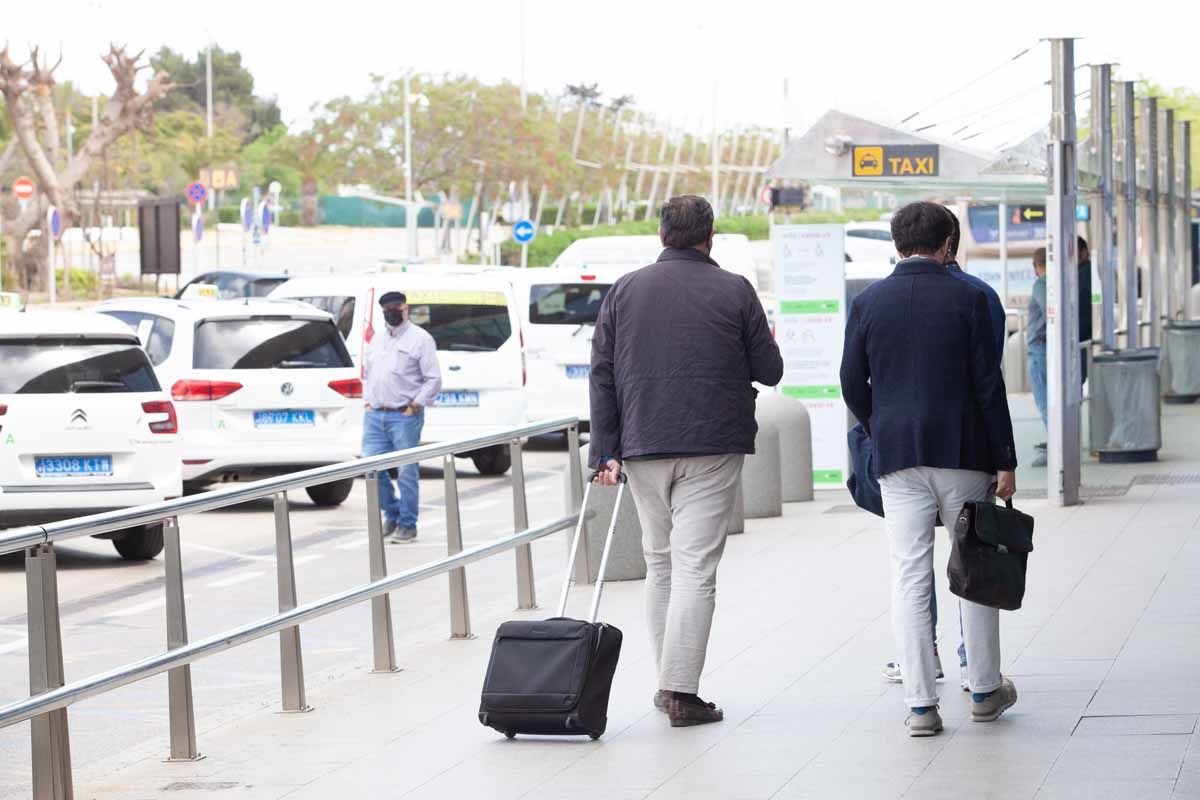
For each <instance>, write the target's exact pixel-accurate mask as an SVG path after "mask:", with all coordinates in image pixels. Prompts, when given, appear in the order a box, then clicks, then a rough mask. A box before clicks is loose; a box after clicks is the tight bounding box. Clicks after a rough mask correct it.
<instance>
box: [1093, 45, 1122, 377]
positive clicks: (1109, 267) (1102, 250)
mask: <svg viewBox="0 0 1200 800" xmlns="http://www.w3.org/2000/svg"><path fill="white" fill-rule="evenodd" d="M1092 143H1093V145H1094V147H1095V149H1096V155H1097V156H1098V157H1099V159H1100V187H1099V188H1100V203H1099V209H1100V215H1099V216H1100V219H1098V220H1096V226H1095V228H1094V230H1095V231H1096V238H1098V239H1099V241H1095V240H1094V239H1093V241H1092V258H1094V259H1095V260H1096V262H1095V263H1096V270H1097V271H1098V272H1099V273H1100V343H1101V344H1102V345H1103V347H1104V349H1105V350H1115V349H1116V348H1117V321H1116V300H1115V298H1116V296H1117V295H1116V290H1117V258H1116V250H1115V249H1114V247H1113V130H1112V65H1111V64H1097V65H1094V66H1093V67H1092ZM1088 374H1089V375H1090V374H1091V373H1090V372H1089V373H1088Z"/></svg>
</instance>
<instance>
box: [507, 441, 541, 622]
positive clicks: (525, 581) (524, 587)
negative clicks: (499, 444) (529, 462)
mask: <svg viewBox="0 0 1200 800" xmlns="http://www.w3.org/2000/svg"><path fill="white" fill-rule="evenodd" d="M508 449H509V452H510V453H511V454H512V486H513V533H519V532H521V531H523V530H526V529H528V528H529V503H528V502H527V500H526V496H525V460H524V457H523V454H524V450H525V448H524V447H523V446H522V445H521V440H520V439H517V440H516V441H514V442H513V443H512V444H510V445H509V446H508ZM514 553H515V555H516V558H517V608H521V609H531V608H537V589H536V587H535V586H534V584H533V547H532V546H531V545H529V544H519V545H517V547H516V550H515V551H514Z"/></svg>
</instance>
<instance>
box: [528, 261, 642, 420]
mask: <svg viewBox="0 0 1200 800" xmlns="http://www.w3.org/2000/svg"><path fill="white" fill-rule="evenodd" d="M618 275H619V272H616V271H613V270H607V269H586V270H583V269H555V268H553V267H551V268H549V269H527V270H519V271H518V273H517V275H516V276H515V282H516V287H517V297H518V300H519V302H520V303H521V309H522V311H521V313H522V322H523V323H524V325H525V354H526V358H527V364H528V370H529V381H528V386H527V387H526V392H525V402H526V404H527V406H528V415H529V418H530V419H531V420H539V419H554V418H556V417H579V419H580V421H581V427H583V428H584V429H585V430H586V428H587V424H588V421H589V420H590V418H591V407H590V405H589V398H588V378H589V376H590V373H591V363H592V336H593V334H594V333H595V329H596V317H597V316H598V315H599V313H600V304H601V303H602V302H603V301H604V296H605V295H607V294H608V290H609V289H610V288H612V285H613V282H614V281H615V280H616V278H617V277H618Z"/></svg>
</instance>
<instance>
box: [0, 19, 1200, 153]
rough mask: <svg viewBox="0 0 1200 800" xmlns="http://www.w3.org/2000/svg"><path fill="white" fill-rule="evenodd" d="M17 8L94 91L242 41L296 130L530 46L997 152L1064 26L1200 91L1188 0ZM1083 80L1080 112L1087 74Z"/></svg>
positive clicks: (589, 76)
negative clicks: (321, 110)
mask: <svg viewBox="0 0 1200 800" xmlns="http://www.w3.org/2000/svg"><path fill="white" fill-rule="evenodd" d="M5 5H6V8H5V11H4V14H3V36H4V37H5V38H6V40H7V42H8V44H9V45H10V47H12V48H13V50H14V51H15V52H16V53H22V52H23V51H24V50H25V48H26V46H27V45H28V44H31V43H36V44H40V45H42V47H43V48H45V49H48V50H50V51H51V52H54V53H57V51H58V49H59V46H60V44H61V47H62V50H63V64H62V66H61V67H60V70H59V72H58V76H59V78H60V80H66V79H70V80H74V81H76V83H77V84H78V85H79V86H80V88H81V89H82V90H83V91H85V92H94V91H104V92H106V93H107V91H108V90H109V89H110V88H111V81H110V80H108V75H107V70H106V69H105V67H104V66H103V64H102V63H101V62H100V60H99V56H100V54H101V53H102V52H104V51H105V50H106V49H107V46H108V43H109V42H112V41H115V42H124V43H127V44H128V45H129V46H130V47H131V48H136V49H142V48H145V49H147V50H149V51H154V50H156V49H158V48H159V47H160V46H163V45H167V46H170V47H171V48H173V49H176V50H182V51H185V52H189V53H190V52H195V51H198V50H200V49H201V48H203V47H204V44H205V42H206V41H207V40H208V39H209V38H210V37H211V39H212V40H213V41H215V42H216V43H218V44H219V45H220V46H222V47H224V48H226V49H235V50H240V51H241V52H242V55H243V60H244V63H245V64H246V65H247V66H248V67H249V69H250V70H251V72H252V73H253V75H254V77H255V80H256V85H255V89H256V92H258V93H259V94H264V95H275V96H276V97H277V98H278V100H279V103H280V105H281V107H282V109H283V114H284V119H285V121H288V122H289V123H295V124H300V125H304V124H306V123H307V121H308V120H310V119H311V116H312V112H311V110H310V109H311V107H312V106H313V104H314V103H318V102H320V101H322V100H325V99H328V98H331V97H335V96H339V95H343V94H350V95H360V94H363V93H365V92H366V90H367V88H368V86H369V78H370V75H371V74H373V73H374V74H383V75H389V76H398V75H400V74H402V73H403V72H404V71H405V70H407V69H413V70H416V71H418V72H423V73H432V74H441V73H446V72H449V73H466V74H471V75H475V76H478V77H480V78H483V79H486V80H503V79H507V80H510V81H512V82H514V83H517V82H519V81H520V80H521V75H522V57H521V53H522V49H523V50H524V54H525V55H524V78H525V83H526V86H527V87H528V90H529V91H530V92H542V91H548V92H551V93H554V94H557V93H559V92H560V91H561V89H562V87H563V86H564V85H565V84H566V83H568V82H570V83H579V82H588V83H591V82H597V83H598V84H599V85H600V88H601V90H602V91H604V92H605V94H606V95H607V96H617V95H622V94H631V95H633V96H634V97H635V98H636V101H637V104H638V107H639V108H641V109H642V110H645V111H648V112H650V113H652V114H654V115H655V116H656V117H657V118H658V119H659V120H660V121H661V123H662V124H666V123H670V124H672V125H675V126H685V127H687V128H690V129H693V130H697V129H699V130H703V129H707V128H708V127H710V126H711V125H712V121H713V119H714V108H715V117H716V119H717V121H718V123H719V124H720V125H721V126H722V127H737V126H740V125H751V124H758V125H767V126H772V127H783V126H787V127H789V128H791V129H792V131H793V132H795V133H800V132H803V130H804V129H806V128H807V127H808V126H809V125H810V124H811V123H812V122H814V121H815V120H816V119H817V118H818V117H819V116H820V115H821V114H822V113H823V112H824V111H825V110H827V109H828V108H830V107H837V108H840V109H842V110H845V111H850V112H852V113H857V114H860V115H862V116H867V117H869V118H872V119H877V120H879V121H882V122H888V123H898V122H899V121H900V120H902V119H905V118H906V117H908V116H909V115H910V114H913V113H914V112H919V113H918V115H917V116H916V117H914V118H913V119H912V120H911V121H910V122H908V123H907V127H909V128H910V129H913V128H918V127H922V126H923V125H933V126H934V127H932V128H928V129H927V130H926V131H925V133H926V134H928V135H934V136H937V137H939V138H943V139H959V140H962V139H965V138H966V137H971V136H972V135H973V134H975V136H974V138H973V139H970V140H968V143H970V144H974V145H980V146H987V147H995V146H997V145H1000V144H1002V143H1010V142H1012V141H1016V140H1019V139H1020V138H1024V135H1025V134H1028V133H1029V132H1031V131H1032V130H1034V129H1035V128H1037V127H1039V126H1040V125H1044V124H1045V118H1046V115H1047V114H1048V113H1049V103H1050V99H1049V91H1048V89H1046V88H1045V87H1044V86H1043V85H1042V84H1043V83H1044V82H1045V81H1046V80H1047V79H1048V78H1049V74H1050V48H1049V46H1048V45H1046V44H1044V43H1043V44H1040V45H1039V44H1038V40H1039V38H1041V37H1049V36H1077V37H1081V39H1080V41H1079V42H1077V44H1076V64H1085V63H1089V62H1100V61H1113V62H1119V64H1120V66H1119V67H1117V68H1116V75H1117V76H1118V77H1122V78H1124V79H1136V78H1141V77H1145V78H1149V79H1151V80H1154V81H1155V82H1157V83H1160V84H1163V85H1166V86H1191V87H1193V88H1196V89H1200V67H1197V66H1196V64H1197V61H1196V59H1195V56H1194V47H1195V43H1196V38H1197V35H1196V29H1197V25H1196V23H1197V22H1198V21H1200V11H1196V10H1192V11H1187V10H1186V9H1187V8H1188V7H1189V5H1191V3H1189V2H1186V0H1172V1H1168V0H1141V2H1138V3H1136V4H1130V3H1122V4H1118V3H1116V2H1113V1H1112V0H1090V2H1069V3H1068V2H1065V0H1038V1H1037V2H1031V1H1030V0H1004V1H1003V2H991V3H979V2H971V1H970V0H957V2H950V1H949V0H923V2H920V3H913V2H910V3H903V4H902V3H897V2H881V1H880V0H857V1H856V2H852V3H844V2H843V3H819V2H812V0H809V2H797V1H796V0H791V1H790V2H766V1H764V0H736V1H734V0H726V1H725V2H719V1H718V0H689V1H688V2H680V1H679V0H641V1H640V2H633V1H632V0H605V2H602V3H596V2H589V3H581V2H570V0H568V1H567V2H563V0H557V1H555V0H489V2H481V1H480V0H459V1H458V2H453V3H450V2H436V0H433V1H431V2H420V3H418V2H411V0H409V1H408V2H405V1H404V0H402V1H401V2H398V3H397V2H386V3H384V2H366V1H365V0H339V1H338V2H321V3H318V2H314V0H308V1H307V2H305V3H293V4H288V5H284V4H281V3H278V2H259V3H253V2H245V0H238V1H237V2H234V1H231V0H207V2H205V3H204V4H203V5H202V6H201V7H199V9H198V10H196V11H190V10H188V9H189V6H188V5H187V4H183V5H181V4H170V5H168V6H157V5H155V4H150V3H147V2H144V0H143V1H142V2H135V1H134V0H62V2H59V3H56V4H54V7H53V13H49V12H48V11H47V10H46V9H47V7H46V6H44V5H41V4H33V3H17V2H16V0H12V2H8V3H6V4H5ZM156 8H167V9H169V11H168V12H166V13H156V11H155V9H156ZM522 8H523V9H524V13H523V15H522ZM522 16H524V20H525V24H524V30H525V36H524V40H525V47H524V48H522V47H521V44H520V43H521V39H522V37H521V29H522V25H521V18H522ZM1030 48H1032V49H1030ZM1026 50H1028V52H1026V53H1025V54H1024V55H1022V56H1020V57H1019V58H1017V59H1016V60H1015V61H1014V60H1011V59H1012V58H1013V57H1014V56H1016V55H1017V54H1018V53H1021V52H1022V51H1026ZM1077 76H1078V78H1077V79H1078V81H1079V85H1078V86H1077V88H1076V92H1077V93H1078V94H1080V95H1082V97H1080V100H1079V107H1078V110H1079V112H1080V114H1083V113H1086V110H1087V96H1086V89H1087V86H1088V78H1087V71H1086V70H1081V71H1079V72H1077ZM785 82H786V85H787V95H786V98H785V94H784V85H785ZM952 134H953V135H952Z"/></svg>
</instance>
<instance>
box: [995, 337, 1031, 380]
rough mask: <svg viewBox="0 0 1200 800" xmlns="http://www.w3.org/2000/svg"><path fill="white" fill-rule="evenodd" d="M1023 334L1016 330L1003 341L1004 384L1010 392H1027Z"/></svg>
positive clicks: (1027, 377)
mask: <svg viewBox="0 0 1200 800" xmlns="http://www.w3.org/2000/svg"><path fill="white" fill-rule="evenodd" d="M1025 353H1026V348H1025V336H1024V335H1023V334H1022V333H1021V332H1019V331H1018V332H1017V333H1014V334H1012V335H1011V336H1009V337H1008V339H1006V340H1005V342H1004V364H1003V365H1002V366H1003V367H1004V386H1005V388H1006V389H1008V391H1009V392H1010V393H1012V394H1029V392H1031V391H1033V389H1032V387H1030V385H1029V368H1028V365H1027V363H1026V359H1025Z"/></svg>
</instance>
